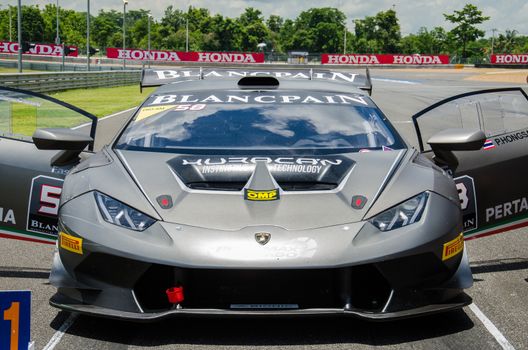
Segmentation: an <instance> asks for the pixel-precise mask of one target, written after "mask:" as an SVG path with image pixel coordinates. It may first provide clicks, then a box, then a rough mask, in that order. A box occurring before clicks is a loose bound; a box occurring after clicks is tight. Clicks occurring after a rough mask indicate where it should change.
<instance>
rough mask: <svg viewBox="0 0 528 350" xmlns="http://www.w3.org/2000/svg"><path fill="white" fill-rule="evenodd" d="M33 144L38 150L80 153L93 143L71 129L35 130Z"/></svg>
mask: <svg viewBox="0 0 528 350" xmlns="http://www.w3.org/2000/svg"><path fill="white" fill-rule="evenodd" d="M33 142H34V143H35V146H37V148H38V149H42V150H63V151H79V152H81V151H82V150H84V149H85V148H86V146H88V145H89V144H90V143H92V142H93V139H92V138H91V137H90V136H87V135H85V134H84V133H81V132H79V131H75V130H71V129H37V130H36V131H35V133H34V134H33Z"/></svg>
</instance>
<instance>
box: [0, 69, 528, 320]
mask: <svg viewBox="0 0 528 350" xmlns="http://www.w3.org/2000/svg"><path fill="white" fill-rule="evenodd" d="M143 86H160V87H159V88H158V89H157V90H156V91H155V92H154V93H153V94H151V95H150V96H148V97H147V99H146V100H145V102H144V103H143V104H142V105H141V106H139V107H138V108H137V110H136V111H135V112H134V113H133V114H132V115H131V117H130V118H129V120H128V121H127V122H126V123H125V125H124V127H123V128H122V129H121V130H120V131H119V132H118V133H117V134H116V135H115V137H114V139H113V141H112V142H111V143H110V144H109V145H107V146H104V147H103V148H102V149H101V150H99V151H97V152H94V138H95V135H96V130H97V118H95V117H94V116H92V115H91V114H89V113H87V112H85V111H82V110H79V109H77V108H75V107H73V106H70V105H68V104H66V103H64V102H60V101H57V100H55V99H53V98H51V97H48V96H44V95H41V94H38V93H32V92H28V91H22V90H17V89H12V88H7V87H2V88H0V103H1V104H3V105H4V106H8V105H9V106H10V108H11V109H9V108H7V109H4V110H11V111H15V110H17V108H18V109H19V110H20V109H22V110H23V112H24V113H27V111H28V110H32V109H34V110H35V111H37V112H36V115H37V119H39V117H40V118H41V119H45V120H44V121H45V122H46V125H48V126H49V125H55V126H59V125H61V123H63V124H67V125H62V126H68V127H66V128H64V127H63V128H45V129H38V130H37V131H36V132H35V133H34V134H33V137H32V141H30V140H28V139H25V138H21V139H17V138H15V137H14V136H13V135H12V134H13V131H14V130H12V129H11V130H8V131H11V133H9V134H4V135H3V136H2V137H1V139H0V171H1V174H2V182H1V183H0V190H1V192H0V193H2V196H0V213H2V214H1V215H0V235H1V236H3V237H9V238H18V239H24V240H30V241H37V242H52V243H54V242H55V240H57V241H56V245H57V250H56V252H55V255H54V260H53V267H52V271H51V276H50V282H51V284H52V285H53V286H55V287H56V288H57V293H56V294H55V295H54V296H53V297H52V298H51V300H50V303H51V305H53V306H55V307H57V308H60V309H63V310H67V311H72V312H79V313H84V314H89V315H94V316H101V317H111V318H119V319H129V320H138V321H152V320H159V319H162V318H166V317H173V316H178V315H250V316H261V315H321V314H342V315H350V316H356V317H360V318H364V319H369V320H387V319H395V318H402V317H410V316H417V315H424V314H429V313H434V312H441V311H448V310H453V309H457V308H461V307H463V306H465V305H468V304H469V303H470V302H471V298H470V297H469V296H468V295H467V294H465V292H464V290H465V289H467V288H469V287H471V285H472V283H473V280H472V275H471V270H470V268H469V263H468V256H467V252H466V250H465V249H464V247H465V244H464V233H465V234H466V237H470V238H473V237H477V236H483V235H488V234H492V233H497V232H502V231H505V230H508V229H511V228H514V227H520V226H524V225H526V224H527V216H526V214H527V212H528V205H527V199H526V193H527V191H526V190H527V187H528V185H527V184H526V182H525V181H524V180H523V179H525V178H526V176H527V175H528V170H527V167H526V166H522V167H521V166H519V165H520V164H522V163H523V162H525V161H526V158H527V150H528V147H527V143H528V131H527V129H528V126H527V125H528V123H527V121H528V115H527V113H528V108H527V107H528V97H527V95H526V93H525V92H524V91H523V90H522V89H520V88H503V89H493V90H486V91H480V92H471V93H468V94H464V95H460V96H456V97H453V98H450V99H447V100H444V101H441V102H438V103H436V104H435V105H433V106H432V107H430V108H428V109H426V110H424V111H422V112H420V113H418V114H416V115H415V116H414V117H413V121H414V124H415V127H416V131H417V136H418V144H419V149H415V148H413V147H411V146H410V145H409V144H408V143H407V142H406V141H405V140H403V138H402V137H401V136H400V135H399V134H398V132H397V131H396V129H395V128H394V127H393V126H392V124H391V123H390V122H389V120H388V119H387V117H386V116H385V114H384V113H383V112H382V111H381V110H380V109H379V108H378V107H377V105H376V104H375V103H374V102H373V100H372V99H371V98H370V96H369V94H370V92H371V91H372V83H371V80H370V77H369V75H368V74H367V75H361V74H357V73H352V72H334V71H328V70H298V71H281V70H271V71H266V70H264V71H252V70H241V69H232V70H230V69H199V70H198V69H181V70H172V69H153V70H145V71H144V72H143V76H142V83H141V87H143ZM0 107H1V105H0ZM15 107H16V108H15ZM42 109H44V112H39V111H41V110H42ZM435 113H438V114H435ZM439 115H440V117H439ZM83 117H86V118H89V120H90V121H89V122H88V123H86V124H82V123H79V121H80V119H79V118H83ZM44 121H43V122H44ZM37 124H40V123H39V122H37ZM74 124H75V125H77V126H75V127H72V126H73V125H74ZM10 125H11V124H10ZM498 184H500V189H499V188H498V187H497V186H498Z"/></svg>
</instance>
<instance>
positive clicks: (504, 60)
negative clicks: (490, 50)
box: [491, 53, 528, 64]
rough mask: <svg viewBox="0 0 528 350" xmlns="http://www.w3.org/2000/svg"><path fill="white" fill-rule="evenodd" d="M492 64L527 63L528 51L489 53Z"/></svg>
mask: <svg viewBox="0 0 528 350" xmlns="http://www.w3.org/2000/svg"><path fill="white" fill-rule="evenodd" d="M491 63H493V64H528V53H525V54H517V55H515V54H501V55H491Z"/></svg>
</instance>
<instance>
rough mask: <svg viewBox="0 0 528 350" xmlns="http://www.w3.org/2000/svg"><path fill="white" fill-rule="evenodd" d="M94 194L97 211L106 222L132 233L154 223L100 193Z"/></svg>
mask: <svg viewBox="0 0 528 350" xmlns="http://www.w3.org/2000/svg"><path fill="white" fill-rule="evenodd" d="M94 194H95V201H96V203H97V206H98V207H99V211H100V212H101V215H102V216H103V219H104V220H105V221H106V222H109V223H111V224H114V225H117V226H122V227H125V228H128V229H131V230H134V231H143V230H145V229H147V228H148V227H149V226H150V225H152V224H153V223H154V222H155V221H156V220H154V219H153V218H151V217H150V216H147V215H145V214H143V213H141V212H139V211H137V210H136V209H132V208H130V207H129V206H128V205H125V204H123V203H121V202H120V201H117V200H115V199H113V198H111V197H108V196H106V195H104V194H102V193H99V192H94Z"/></svg>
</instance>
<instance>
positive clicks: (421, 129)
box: [413, 88, 528, 152]
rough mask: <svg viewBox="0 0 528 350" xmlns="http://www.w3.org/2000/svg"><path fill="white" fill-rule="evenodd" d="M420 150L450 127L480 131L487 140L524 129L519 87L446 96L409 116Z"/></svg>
mask: <svg viewBox="0 0 528 350" xmlns="http://www.w3.org/2000/svg"><path fill="white" fill-rule="evenodd" d="M413 122H414V126H415V129H416V133H417V136H418V142H419V145H420V150H421V151H425V152H427V151H430V150H431V147H430V146H429V145H428V144H427V141H428V140H429V139H430V138H431V136H433V135H434V134H436V133H437V132H439V131H442V130H445V129H451V128H465V129H475V130H482V131H483V132H484V133H485V134H486V135H487V136H488V137H491V136H495V135H500V134H504V133H509V132H512V131H516V130H521V129H525V128H528V96H527V95H526V93H525V92H524V91H523V90H522V89H521V88H502V89H492V90H483V91H475V92H470V93H466V94H462V95H457V96H454V97H450V98H448V99H445V100H443V101H440V102H438V103H435V104H434V105H432V106H430V107H428V108H426V109H424V110H423V111H421V112H418V113H417V114H415V115H414V116H413Z"/></svg>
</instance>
